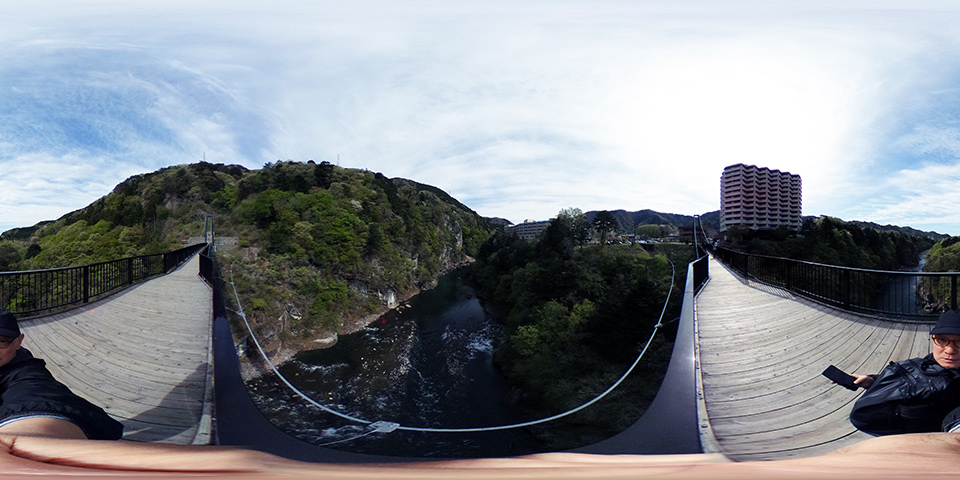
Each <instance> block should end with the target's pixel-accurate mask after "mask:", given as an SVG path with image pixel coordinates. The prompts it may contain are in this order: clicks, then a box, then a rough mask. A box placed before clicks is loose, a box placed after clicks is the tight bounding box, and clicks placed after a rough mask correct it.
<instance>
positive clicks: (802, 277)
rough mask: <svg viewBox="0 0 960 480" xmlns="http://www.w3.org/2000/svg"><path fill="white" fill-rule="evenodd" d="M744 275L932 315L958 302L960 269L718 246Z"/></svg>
mask: <svg viewBox="0 0 960 480" xmlns="http://www.w3.org/2000/svg"><path fill="white" fill-rule="evenodd" d="M714 256H715V257H716V258H717V259H718V260H720V261H722V262H723V263H724V264H726V265H727V266H729V267H731V268H733V269H734V270H736V271H737V272H738V273H740V274H741V275H742V276H744V277H745V278H750V279H754V280H757V281H759V282H762V283H765V284H768V285H772V286H776V287H780V288H783V289H785V290H788V291H790V292H793V293H796V294H798V295H801V296H804V297H807V298H809V299H811V300H815V301H818V302H822V303H825V304H828V305H831V306H834V307H838V308H841V309H844V310H848V311H851V312H858V313H866V314H873V315H879V316H884V317H896V318H904V317H907V318H912V319H915V320H930V319H933V318H935V317H936V316H938V315H939V314H940V313H943V312H944V311H946V310H947V309H956V308H957V279H958V278H960V272H898V271H897V272H895V271H888V270H869V269H863V268H853V267H839V266H835V265H825V264H822V263H814V262H807V261H802V260H793V259H789V258H781V257H771V256H766V255H755V254H748V253H743V252H738V251H735V250H730V249H727V248H717V249H716V250H715V251H714Z"/></svg>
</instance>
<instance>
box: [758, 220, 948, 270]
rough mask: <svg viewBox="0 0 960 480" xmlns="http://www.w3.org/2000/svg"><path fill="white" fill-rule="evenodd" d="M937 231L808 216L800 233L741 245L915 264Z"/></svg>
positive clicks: (849, 261)
mask: <svg viewBox="0 0 960 480" xmlns="http://www.w3.org/2000/svg"><path fill="white" fill-rule="evenodd" d="M937 239H938V237H937V235H936V234H929V233H924V232H918V231H916V230H912V229H910V230H909V231H903V230H902V229H895V228H894V227H889V226H888V227H883V228H880V227H877V226H875V225H872V224H864V223H861V222H845V221H843V220H840V219H838V218H833V217H827V216H823V217H819V218H805V219H804V222H803V226H802V228H801V230H800V232H799V234H797V235H792V236H790V235H787V233H786V232H785V231H780V232H777V233H775V234H774V235H773V236H772V237H770V238H750V237H749V236H746V237H745V239H744V240H743V241H742V242H743V245H741V248H743V249H745V250H747V251H748V252H749V253H754V254H758V255H769V256H774V257H785V258H792V259H795V260H804V261H808V262H815V263H823V264H827V265H837V266H842V267H854V268H866V269H872V270H898V269H901V268H904V267H914V266H916V265H917V264H918V262H919V260H920V256H921V254H922V253H923V252H924V251H925V250H927V249H929V248H930V247H931V246H932V245H933V244H934V243H935V242H936V241H937Z"/></svg>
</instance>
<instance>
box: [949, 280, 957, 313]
mask: <svg viewBox="0 0 960 480" xmlns="http://www.w3.org/2000/svg"><path fill="white" fill-rule="evenodd" d="M950 309H951V310H956V309H957V276H956V275H950Z"/></svg>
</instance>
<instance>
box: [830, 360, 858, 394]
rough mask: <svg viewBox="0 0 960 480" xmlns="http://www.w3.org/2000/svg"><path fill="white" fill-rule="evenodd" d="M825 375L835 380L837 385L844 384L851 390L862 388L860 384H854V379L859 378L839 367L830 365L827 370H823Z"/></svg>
mask: <svg viewBox="0 0 960 480" xmlns="http://www.w3.org/2000/svg"><path fill="white" fill-rule="evenodd" d="M823 376H825V377H827V378H829V379H830V380H833V382H834V383H836V384H837V385H841V386H844V387H846V388H848V389H850V390H856V389H857V388H860V386H859V385H854V383H853V381H854V380H856V379H857V377H854V376H853V375H850V374H849V373H846V372H844V371H843V370H840V369H839V368H837V367H835V366H833V365H830V366H829V367H827V369H826V370H824V371H823Z"/></svg>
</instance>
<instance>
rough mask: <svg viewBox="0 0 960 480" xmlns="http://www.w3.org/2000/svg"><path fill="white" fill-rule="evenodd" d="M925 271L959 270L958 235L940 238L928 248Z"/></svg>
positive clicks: (959, 244)
mask: <svg viewBox="0 0 960 480" xmlns="http://www.w3.org/2000/svg"><path fill="white" fill-rule="evenodd" d="M923 270H924V271H925V272H960V237H950V238H947V239H944V240H941V241H940V242H938V243H937V244H936V245H934V246H933V247H931V248H930V251H929V252H928V253H927V263H926V265H924V266H923Z"/></svg>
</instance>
